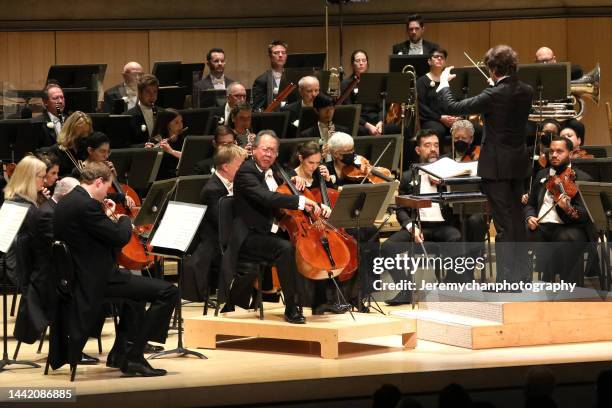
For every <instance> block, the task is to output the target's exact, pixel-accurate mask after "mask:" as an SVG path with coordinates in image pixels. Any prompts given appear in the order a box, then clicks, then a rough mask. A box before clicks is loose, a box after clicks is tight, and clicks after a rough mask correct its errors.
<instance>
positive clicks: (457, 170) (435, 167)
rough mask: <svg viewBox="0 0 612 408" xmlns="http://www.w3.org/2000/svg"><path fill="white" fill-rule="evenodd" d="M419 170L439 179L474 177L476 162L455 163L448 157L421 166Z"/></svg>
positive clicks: (476, 167) (476, 169)
mask: <svg viewBox="0 0 612 408" xmlns="http://www.w3.org/2000/svg"><path fill="white" fill-rule="evenodd" d="M421 168H422V169H425V170H427V172H429V173H431V174H433V175H435V176H436V177H438V178H441V179H445V178H449V177H457V176H475V175H476V172H477V171H478V162H477V161H471V162H456V161H454V160H453V159H450V158H448V157H442V158H441V159H440V160H438V161H435V162H433V163H430V164H427V165H425V166H421Z"/></svg>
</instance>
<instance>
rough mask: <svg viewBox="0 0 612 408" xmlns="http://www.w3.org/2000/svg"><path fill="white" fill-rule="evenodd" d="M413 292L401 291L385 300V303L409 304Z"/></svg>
mask: <svg viewBox="0 0 612 408" xmlns="http://www.w3.org/2000/svg"><path fill="white" fill-rule="evenodd" d="M411 298H412V294H411V293H410V292H404V291H402V292H399V293H398V294H397V295H395V296H394V297H393V298H391V299H388V300H385V303H386V304H387V305H389V306H399V305H409V304H410V299H411Z"/></svg>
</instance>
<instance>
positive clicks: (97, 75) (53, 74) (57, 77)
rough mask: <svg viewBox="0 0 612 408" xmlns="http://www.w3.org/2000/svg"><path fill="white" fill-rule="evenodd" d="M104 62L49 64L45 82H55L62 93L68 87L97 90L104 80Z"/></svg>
mask: <svg viewBox="0 0 612 408" xmlns="http://www.w3.org/2000/svg"><path fill="white" fill-rule="evenodd" d="M105 75H106V64H75V65H51V66H50V67H49V71H48V73H47V82H49V81H52V82H57V83H58V84H59V85H60V86H61V88H62V90H63V91H64V93H66V91H67V90H69V89H70V88H75V89H88V90H90V91H96V97H97V92H98V90H99V89H100V87H101V86H102V83H103V82H104V76H105Z"/></svg>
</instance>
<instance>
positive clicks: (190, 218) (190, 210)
mask: <svg viewBox="0 0 612 408" xmlns="http://www.w3.org/2000/svg"><path fill="white" fill-rule="evenodd" d="M205 211H206V206H205V205H196V204H186V203H179V202H176V201H166V203H165V204H164V205H163V206H162V210H161V211H160V213H159V215H158V216H157V219H156V220H155V224H154V226H153V230H152V231H151V235H150V236H149V239H148V241H147V244H151V246H152V248H153V249H152V251H151V253H152V254H154V255H158V256H162V257H164V258H171V259H176V261H177V273H178V275H179V279H178V284H177V287H178V292H179V296H178V300H177V305H176V313H177V320H178V343H177V346H176V348H175V349H172V350H165V351H160V352H159V353H155V354H152V355H151V356H149V359H154V358H158V357H163V356H167V355H170V354H178V357H183V356H189V355H192V356H196V357H198V358H200V359H207V357H206V356H205V355H204V354H202V353H198V352H197V351H192V350H189V349H186V348H185V347H184V346H183V318H182V309H183V307H182V306H183V304H182V301H181V296H180V293H181V278H180V276H181V275H182V273H183V261H184V257H185V253H186V252H187V250H188V249H189V246H190V245H191V243H192V241H193V238H194V237H195V234H196V232H197V228H198V226H199V225H200V223H201V222H202V218H204V213H205ZM177 225H178V226H180V227H183V228H184V230H183V231H180V232H179V234H181V235H183V234H184V235H183V236H184V237H186V238H187V239H181V238H182V237H178V236H177V237H175V239H174V240H173V241H174V242H172V243H170V242H168V241H166V242H167V244H165V245H164V246H162V245H159V246H158V245H155V244H156V243H158V242H161V241H158V239H156V234H158V233H159V234H160V235H161V236H162V237H166V238H168V237H173V236H175V235H173V232H175V231H173V229H172V226H177Z"/></svg>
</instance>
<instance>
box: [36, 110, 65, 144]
mask: <svg viewBox="0 0 612 408" xmlns="http://www.w3.org/2000/svg"><path fill="white" fill-rule="evenodd" d="M64 120H66V116H65V115H63V114H62V121H64ZM32 123H37V124H40V126H42V129H43V131H42V133H41V136H40V137H41V139H39V140H38V143H37V145H38V147H48V146H53V145H54V144H56V143H57V137H58V136H59V135H58V134H56V132H55V127H54V126H52V125H53V122H52V121H51V117H50V116H49V112H47V111H46V110H45V111H43V113H42V115H40V116H37V117H35V118H33V119H32ZM48 123H51V125H47V124H48Z"/></svg>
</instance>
